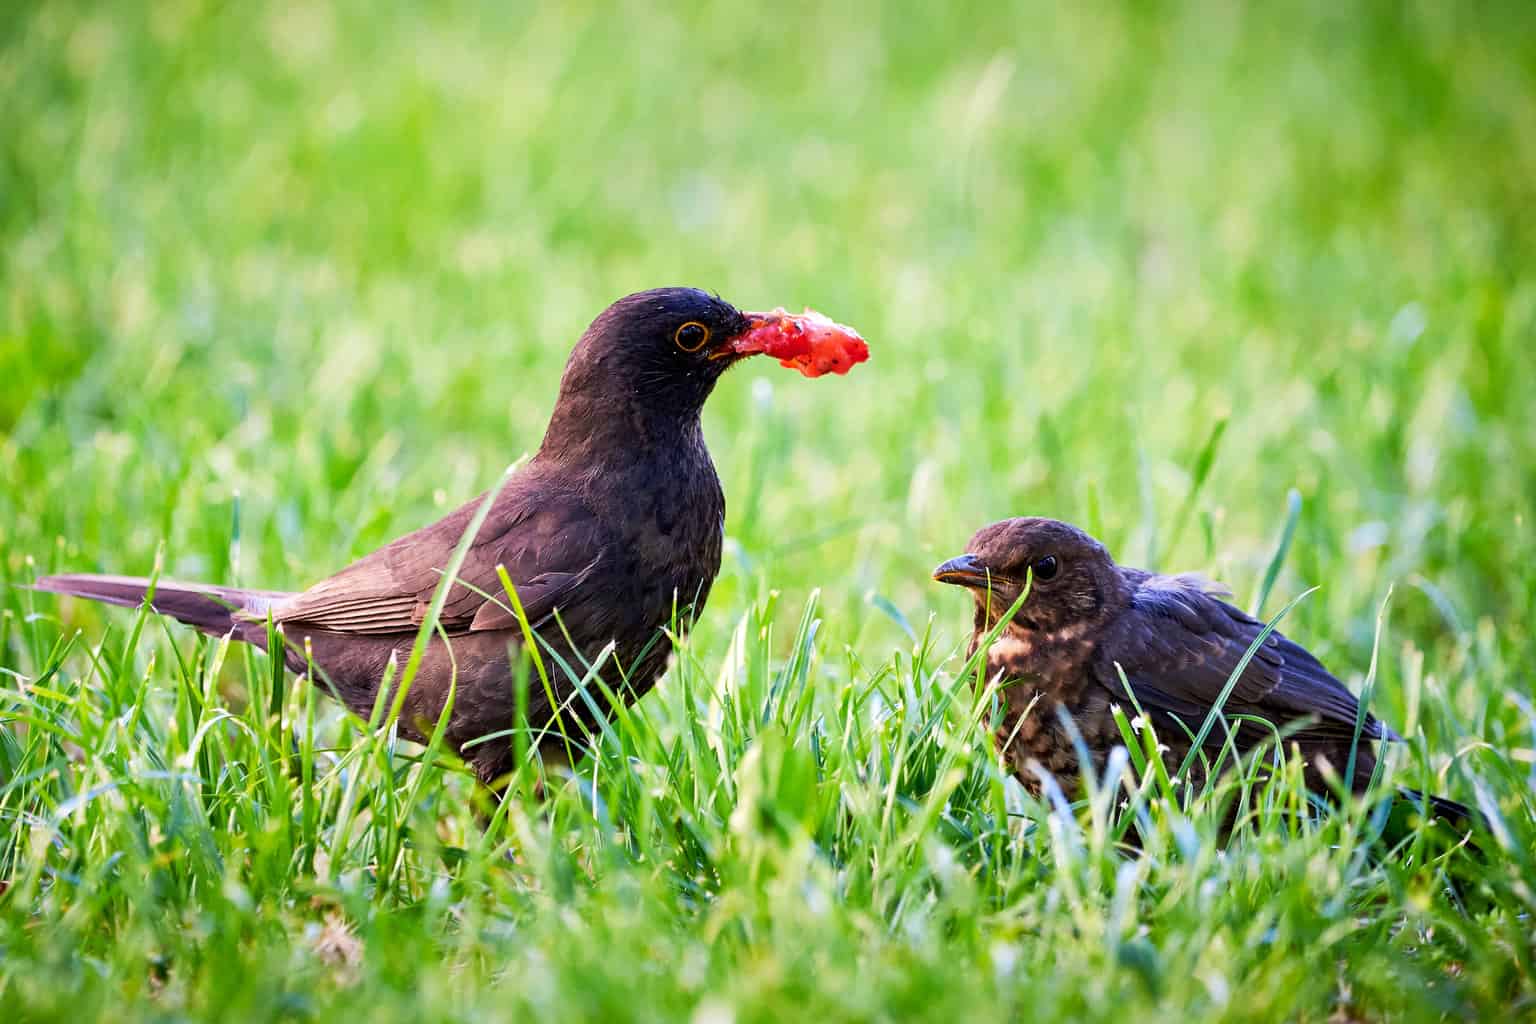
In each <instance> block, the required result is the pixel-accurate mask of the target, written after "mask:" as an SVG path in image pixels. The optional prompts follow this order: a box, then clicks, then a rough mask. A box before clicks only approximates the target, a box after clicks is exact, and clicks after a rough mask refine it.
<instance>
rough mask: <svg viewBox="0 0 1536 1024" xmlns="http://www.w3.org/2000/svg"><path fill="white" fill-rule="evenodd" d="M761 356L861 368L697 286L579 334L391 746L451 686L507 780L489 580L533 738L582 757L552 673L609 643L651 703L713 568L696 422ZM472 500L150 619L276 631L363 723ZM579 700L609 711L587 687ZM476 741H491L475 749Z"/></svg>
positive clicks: (455, 720) (580, 709)
mask: <svg viewBox="0 0 1536 1024" xmlns="http://www.w3.org/2000/svg"><path fill="white" fill-rule="evenodd" d="M758 352H766V353H768V354H770V355H774V356H778V357H780V358H781V360H782V361H785V363H786V365H794V366H796V367H797V368H799V369H800V370H801V372H802V373H805V374H806V375H807V376H816V375H818V374H820V373H822V372H828V370H829V369H830V371H831V372H839V373H841V372H845V371H846V370H847V369H848V367H849V366H850V365H852V363H854V362H859V361H861V360H862V359H864V358H866V357H867V354H868V350H867V348H866V347H865V346H864V342H863V341H862V340H861V339H859V337H858V335H857V334H856V333H854V332H853V331H851V330H850V329H848V328H845V327H842V326H841V325H838V324H834V323H832V322H831V321H830V320H827V319H826V318H824V317H820V316H819V315H818V314H811V313H809V311H808V312H807V314H806V315H805V316H791V315H789V314H787V313H785V312H784V311H783V310H781V309H780V310H775V311H773V312H772V313H744V312H742V311H740V310H738V309H737V308H736V307H735V306H732V305H731V304H730V303H728V302H725V301H724V300H722V299H720V298H717V297H716V296H713V295H709V294H706V293H705V292H702V291H698V290H697V289H693V288H658V289H653V290H651V291H645V292H639V293H637V294H634V295H630V296H627V297H625V298H622V299H620V300H619V301H617V302H615V303H614V304H613V305H611V306H609V307H608V308H607V309H606V310H604V311H603V313H602V314H601V315H599V316H598V317H597V319H596V320H594V321H593V322H592V325H591V326H590V327H588V328H587V330H586V333H584V334H583V335H582V337H581V340H580V341H579V342H577V344H576V347H575V350H574V351H573V352H572V353H571V357H570V360H569V362H568V363H567V364H566V367H565V374H564V376H563V377H562V378H561V380H560V394H559V397H558V399H557V400H556V402H555V407H554V413H553V415H552V416H551V417H550V421H549V427H548V430H547V431H546V432H545V434H544V441H543V443H542V444H541V445H540V446H539V450H538V453H537V454H536V455H534V457H533V458H532V459H531V460H530V461H529V462H528V463H527V464H525V465H524V466H522V467H521V468H519V469H518V470H517V471H516V472H515V473H514V474H513V475H512V476H511V477H510V478H509V479H508V480H507V481H506V482H505V484H504V486H503V487H502V488H501V489H500V491H499V492H497V493H496V495H495V498H494V500H492V501H491V503H490V508H489V512H488V514H487V515H486V518H485V520H484V522H483V524H482V525H481V527H480V529H479V532H478V533H477V534H476V535H475V538H474V541H473V543H472V545H471V546H470V548H469V549H468V554H467V555H466V557H465V558H464V562H463V565H462V567H461V568H460V570H459V573H458V577H457V580H456V581H455V583H454V585H453V586H452V587H451V588H449V591H448V593H447V597H446V603H444V605H443V607H442V611H441V616H440V618H439V624H440V626H441V628H442V632H443V633H445V634H446V636H447V641H446V642H444V641H443V640H442V639H438V638H434V639H433V640H432V642H431V643H430V644H429V645H428V646H427V648H426V651H425V655H424V658H423V660H422V663H421V666H420V670H419V672H418V674H417V675H416V677H415V680H414V682H413V685H412V688H411V689H410V691H409V693H408V695H407V697H406V700H405V704H404V706H403V711H402V714H401V716H400V732H401V734H402V735H403V736H405V737H406V738H408V739H414V740H422V739H424V738H425V737H426V736H428V735H430V734H431V732H432V730H433V727H434V726H435V724H436V723H437V721H438V719H439V717H440V715H441V714H442V712H443V710H444V707H445V705H446V701H447V698H448V694H449V688H450V682H454V683H456V692H455V694H454V704H453V710H452V713H451V715H450V716H449V721H448V724H447V727H446V732H445V735H446V738H447V741H448V743H449V745H450V746H451V747H453V749H455V750H457V751H459V752H460V753H461V754H462V756H463V757H464V758H465V759H466V760H467V761H469V762H470V763H471V765H472V766H473V767H474V769H475V771H476V773H477V774H478V775H479V776H480V778H481V779H482V780H484V781H486V782H492V781H494V780H496V779H498V778H499V777H500V776H502V775H503V774H504V773H505V772H507V771H508V770H509V769H510V768H511V767H512V765H511V760H510V758H511V752H512V750H513V745H512V743H511V741H510V740H509V739H508V737H507V735H506V733H507V731H508V730H509V729H510V728H512V727H513V725H514V716H515V707H516V704H515V700H516V695H515V693H514V687H513V685H512V673H511V667H510V661H509V657H510V656H511V654H512V653H513V652H515V651H516V650H517V648H518V647H519V646H520V645H521V643H522V638H523V633H522V630H521V627H520V624H519V622H518V620H517V619H516V617H515V616H514V614H513V612H512V610H511V608H510V606H509V599H508V598H507V596H506V592H505V590H504V589H503V587H502V584H501V581H500V578H499V575H498V572H497V569H498V567H499V566H504V567H505V569H506V571H507V574H508V575H509V577H510V578H511V580H512V582H513V584H514V585H515V587H516V590H517V593H518V597H519V599H520V601H521V602H522V605H523V608H524V611H525V613H526V617H527V620H528V621H529V622H530V623H531V625H532V627H533V629H534V630H535V631H536V633H537V635H538V636H539V637H540V640H541V646H542V647H543V648H544V653H545V660H546V661H547V662H549V664H550V674H551V676H552V679H551V682H552V684H553V689H554V697H555V707H554V709H552V708H551V704H550V701H549V700H548V699H547V698H546V694H545V691H544V689H543V687H542V685H541V684H540V683H539V682H538V680H534V683H533V687H532V692H531V693H530V694H529V701H530V707H529V715H530V719H531V723H530V724H532V725H533V726H534V727H535V728H542V727H545V726H550V725H556V726H564V727H565V731H566V734H567V735H572V734H574V738H575V739H576V740H578V741H579V740H580V739H581V737H582V733H581V731H580V730H579V729H578V728H577V726H578V724H579V723H586V724H588V725H590V719H591V718H592V717H593V716H592V714H591V712H590V710H589V707H588V704H587V702H586V701H585V700H582V699H580V698H574V699H573V691H574V689H575V686H574V683H573V681H572V680H571V679H570V678H569V677H568V676H567V675H566V674H565V673H563V672H562V671H561V669H560V667H559V663H560V661H564V662H565V663H566V664H567V665H569V666H572V667H573V668H574V670H575V671H576V672H578V673H580V672H582V671H583V668H584V666H585V665H586V664H588V663H591V662H594V661H596V660H597V659H598V658H599V657H600V655H601V654H602V652H604V651H605V650H606V649H609V645H610V644H611V645H612V647H611V657H610V658H609V660H608V661H606V662H605V663H604V671H603V673H602V674H603V677H604V680H605V682H606V684H607V685H608V686H609V687H610V688H611V689H612V690H614V691H615V692H617V693H619V694H620V695H622V696H623V697H625V698H633V697H636V696H638V695H640V694H643V693H645V691H646V690H648V689H649V688H650V687H651V685H652V684H653V683H654V682H655V681H656V678H657V677H658V676H659V675H660V674H661V672H662V670H663V668H664V667H665V665H666V661H667V655H668V653H669V652H670V650H671V644H670V642H669V638H668V634H667V633H666V629H667V628H668V627H669V626H671V625H672V624H673V623H674V622H675V623H676V624H677V625H678V626H679V627H681V628H686V627H687V626H688V625H689V623H690V622H691V621H692V618H693V616H694V615H696V614H697V613H698V611H699V609H701V608H702V607H703V605H704V601H705V599H706V598H707V597H708V596H709V590H710V584H711V583H713V582H714V579H715V574H716V573H717V572H718V571H719V569H720V548H721V532H722V529H723V526H724V519H725V497H724V494H723V493H722V491H721V488H720V481H719V478H718V477H717V476H716V474H715V466H714V463H713V462H712V461H711V459H710V456H709V451H708V450H707V449H706V448H705V446H704V432H703V430H702V428H701V426H700V423H699V414H700V412H701V410H702V409H703V408H704V402H705V400H706V399H707V398H708V397H709V395H710V393H711V392H712V391H713V390H714V388H715V383H716V382H717V381H718V380H719V379H720V376H721V374H723V373H724V372H725V370H726V368H727V367H729V366H731V365H732V364H733V363H735V362H737V361H738V360H740V359H741V358H743V357H745V356H748V355H752V354H754V353H758ZM482 501H483V496H482V497H481V498H475V499H473V500H471V501H469V502H468V503H466V504H465V505H464V506H463V507H461V508H459V509H458V510H457V511H455V512H452V513H450V514H449V515H448V516H447V517H445V518H443V519H441V520H439V521H438V522H435V523H432V524H431V525H429V526H425V527H422V528H421V529H419V530H417V531H416V532H414V533H411V534H407V535H406V536H404V537H401V538H400V539H399V540H396V541H394V542H393V543H391V544H388V545H386V546H385V547H383V548H380V549H379V550H377V551H375V552H373V553H372V554H370V555H367V556H365V557H364V558H362V559H361V560H359V561H357V562H355V563H353V564H352V565H351V566H348V567H347V568H345V569H343V570H341V571H340V572H339V573H337V574H335V575H334V576H331V577H329V578H327V579H323V580H321V581H320V582H318V583H316V584H314V585H313V586H311V587H310V588H309V589H308V590H305V591H302V592H299V593H286V592H276V591H266V590H246V589H237V588H231V587H219V586H213V585H209V584H202V583H177V582H174V581H172V580H160V581H159V582H158V583H157V584H156V585H155V588H154V594H153V597H152V598H151V603H152V605H153V608H154V610H155V611H157V612H160V613H161V614H165V615H170V616H172V617H174V618H176V619H179V620H180V621H182V622H184V623H187V624H188V625H191V626H194V627H196V628H197V629H199V630H202V631H203V632H205V633H210V634H213V635H215V636H225V635H228V636H232V637H234V638H235V639H237V640H243V641H246V642H248V643H253V644H256V645H257V646H260V647H263V648H264V647H265V646H266V644H267V621H268V619H269V618H270V620H271V621H272V622H273V623H275V624H276V626H277V628H278V629H280V630H281V631H282V635H283V637H284V641H285V647H286V658H285V660H286V661H287V663H288V666H289V667H290V668H291V669H292V670H293V671H295V672H302V671H305V669H306V666H307V656H306V649H308V650H309V651H312V654H313V659H314V665H315V666H316V668H317V669H318V670H319V673H320V676H321V680H320V684H319V685H321V686H322V688H323V689H324V690H325V691H326V692H328V693H332V694H333V695H335V696H336V697H338V698H339V699H340V700H342V701H343V702H344V703H345V704H346V705H347V706H348V707H349V708H351V709H353V710H354V711H355V712H357V713H358V714H360V715H363V716H364V717H366V716H367V715H368V714H369V712H370V710H371V709H372V708H373V706H374V698H375V696H376V694H377V693H378V689H379V686H380V684H381V680H383V679H384V677H385V673H386V671H387V670H388V666H389V664H390V662H391V660H395V661H396V662H397V664H399V665H400V666H402V667H403V666H404V664H405V661H406V658H407V655H408V654H409V652H410V650H411V647H412V644H413V643H414V641H415V638H416V634H417V631H418V630H419V628H420V626H421V624H422V622H423V619H424V617H425V615H426V613H427V610H428V607H429V605H430V602H431V600H432V597H433V594H434V591H435V590H436V589H437V586H438V583H439V581H440V580H441V579H442V575H443V572H444V571H445V569H446V567H447V566H448V564H449V562H450V560H451V557H452V554H453V551H454V549H455V547H456V546H457V545H458V543H459V540H460V538H461V537H463V535H464V534H465V532H466V531H467V530H468V528H469V527H470V525H471V524H472V523H473V521H474V517H475V515H476V513H477V512H478V511H479V509H480V506H481V504H482ZM149 586H150V584H149V581H148V580H146V579H142V578H134V577H124V576H96V575H67V576H48V577H44V578H43V579H40V580H38V581H37V583H36V587H37V589H40V590H47V591H53V592H55V593H59V594H70V595H74V596H77V597H85V598H90V599H92V600H96V601H104V602H107V603H108V604H117V605H126V606H129V607H134V606H137V605H139V604H140V603H141V602H142V601H143V600H144V599H145V596H146V593H147V592H148V590H149ZM551 655H553V656H556V657H551ZM589 695H590V697H591V699H592V700H593V701H594V702H596V704H597V705H598V706H602V705H603V703H604V699H603V697H602V695H601V690H600V689H598V688H597V687H595V686H594V687H591V688H590V690H589ZM562 704H563V705H565V706H564V707H561V705H562ZM554 710H559V711H560V719H559V721H558V722H555V721H554ZM486 737H494V738H493V739H491V740H489V741H486V742H479V741H482V740H484V738H486ZM549 746H554V747H558V746H559V741H558V740H556V741H555V742H554V743H552V744H549Z"/></svg>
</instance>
